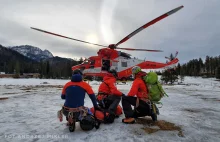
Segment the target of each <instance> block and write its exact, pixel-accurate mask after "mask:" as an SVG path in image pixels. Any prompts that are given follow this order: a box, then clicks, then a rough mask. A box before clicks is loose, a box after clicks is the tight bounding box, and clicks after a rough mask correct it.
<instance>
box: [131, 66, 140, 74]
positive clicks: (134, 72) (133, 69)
mask: <svg viewBox="0 0 220 142" xmlns="http://www.w3.org/2000/svg"><path fill="white" fill-rule="evenodd" d="M131 72H132V75H134V76H135V75H136V74H138V73H139V72H141V68H140V67H139V66H134V67H133V68H132V69H131Z"/></svg>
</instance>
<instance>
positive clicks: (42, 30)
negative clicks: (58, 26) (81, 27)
mask: <svg viewBox="0 0 220 142" xmlns="http://www.w3.org/2000/svg"><path fill="white" fill-rule="evenodd" d="M31 29H33V30H36V31H39V32H43V33H47V34H51V35H54V36H59V37H62V38H67V39H71V40H75V41H79V42H83V43H87V44H92V45H97V46H101V47H108V46H105V45H100V44H96V43H91V42H87V41H83V40H79V39H75V38H71V37H67V36H63V35H60V34H56V33H52V32H48V31H45V30H41V29H38V28H33V27H31Z"/></svg>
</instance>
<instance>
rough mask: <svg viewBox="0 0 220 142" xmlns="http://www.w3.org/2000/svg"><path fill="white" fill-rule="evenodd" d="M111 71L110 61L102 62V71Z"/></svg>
mask: <svg viewBox="0 0 220 142" xmlns="http://www.w3.org/2000/svg"><path fill="white" fill-rule="evenodd" d="M109 70H110V60H104V59H103V60H102V71H109Z"/></svg>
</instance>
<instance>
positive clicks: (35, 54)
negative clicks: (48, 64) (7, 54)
mask: <svg viewBox="0 0 220 142" xmlns="http://www.w3.org/2000/svg"><path fill="white" fill-rule="evenodd" d="M9 48H10V49H13V50H15V51H17V52H19V53H20V54H22V55H24V56H26V57H28V58H31V59H33V60H36V61H40V60H41V59H47V58H52V57H53V54H52V53H51V52H50V51H48V50H44V51H42V50H41V49H40V48H38V47H33V46H30V45H21V46H13V47H9Z"/></svg>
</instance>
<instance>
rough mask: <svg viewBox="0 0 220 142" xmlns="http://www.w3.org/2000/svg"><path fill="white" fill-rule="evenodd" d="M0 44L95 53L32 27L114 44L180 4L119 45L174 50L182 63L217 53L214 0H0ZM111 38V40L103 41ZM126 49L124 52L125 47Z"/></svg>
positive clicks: (153, 56) (219, 13)
mask: <svg viewBox="0 0 220 142" xmlns="http://www.w3.org/2000/svg"><path fill="white" fill-rule="evenodd" d="M0 2H1V5H0V13H1V15H0V31H1V32H0V44H2V45H5V46H13V45H24V44H29V45H33V46H37V47H39V48H41V49H43V50H44V49H48V50H49V51H51V52H52V53H53V54H54V55H55V56H56V55H59V56H60V55H62V56H66V57H70V58H74V57H81V56H82V57H89V56H92V55H97V54H96V53H97V51H98V49H100V48H99V47H96V46H90V45H86V44H83V43H78V42H76V41H71V40H67V39H62V38H59V37H54V36H52V35H47V34H44V33H40V32H37V31H33V30H31V29H30V27H37V28H41V29H44V30H48V31H51V32H55V33H59V34H63V35H66V36H70V37H73V38H78V39H81V40H86V38H87V36H88V35H90V34H93V35H96V36H97V37H98V41H99V44H104V45H108V44H111V43H117V42H118V41H119V40H121V39H122V38H124V37H125V36H126V35H128V34H129V33H130V32H132V31H134V30H135V29H137V28H138V27H140V26H142V25H143V24H145V23H146V22H149V21H151V20H152V19H154V18H156V17H158V16H160V15H162V14H164V13H165V12H167V11H169V10H171V9H173V8H175V7H178V6H180V5H184V6H185V7H184V8H183V9H182V10H180V11H179V12H177V13H175V14H173V15H171V16H169V17H167V18H165V19H163V20H162V21H160V22H158V23H156V24H154V25H152V26H151V27H149V28H147V29H145V30H143V31H141V32H140V33H138V34H137V35H135V36H134V37H132V38H131V39H129V40H128V41H127V42H126V43H123V44H121V45H120V47H131V48H146V49H160V50H164V52H163V53H149V52H131V51H129V52H128V53H130V54H132V55H133V56H135V57H139V58H142V59H144V58H146V59H148V60H153V61H159V62H165V59H164V56H168V55H169V54H170V53H175V52H176V51H177V50H178V51H179V56H178V57H179V59H180V62H181V63H184V62H186V61H188V60H190V59H193V58H199V57H202V58H204V57H205V56H206V55H210V56H217V55H219V53H220V48H219V47H218V46H219V45H220V41H219V38H220V31H219V30H218V29H220V20H219V18H218V17H220V10H219V8H218V6H219V5H220V1H219V0H209V1H207V0H194V1H191V0H184V1H177V0H166V1H164V0H156V1H155V0H147V1H146V0H139V1H132V0H120V1H117V0H112V1H107V0H104V1H102V0H93V1H92V2H91V1H88V0H80V1H72V0H64V1H60V0H54V1H53V2H50V1H43V0H38V1H33V0H21V1H14V0H7V1H5V0H0ZM109 42H111V43H109ZM126 52H127V51H126Z"/></svg>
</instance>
